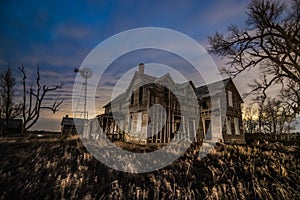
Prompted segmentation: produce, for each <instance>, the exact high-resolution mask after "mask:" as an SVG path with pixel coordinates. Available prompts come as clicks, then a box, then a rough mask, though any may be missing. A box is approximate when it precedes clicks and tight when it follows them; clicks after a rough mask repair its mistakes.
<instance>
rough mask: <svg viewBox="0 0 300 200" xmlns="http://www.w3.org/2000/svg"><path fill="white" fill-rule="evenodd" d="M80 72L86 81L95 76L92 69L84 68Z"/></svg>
mask: <svg viewBox="0 0 300 200" xmlns="http://www.w3.org/2000/svg"><path fill="white" fill-rule="evenodd" d="M79 72H80V76H81V77H82V78H85V79H88V78H90V77H91V76H92V75H93V71H92V70H91V69H90V68H84V69H82V70H80V71H79Z"/></svg>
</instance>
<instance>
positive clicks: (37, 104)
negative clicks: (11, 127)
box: [19, 66, 63, 133]
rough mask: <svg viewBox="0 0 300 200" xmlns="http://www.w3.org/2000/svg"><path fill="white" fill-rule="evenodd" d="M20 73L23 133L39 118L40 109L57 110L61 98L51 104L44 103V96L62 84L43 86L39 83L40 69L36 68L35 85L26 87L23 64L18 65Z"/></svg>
mask: <svg viewBox="0 0 300 200" xmlns="http://www.w3.org/2000/svg"><path fill="white" fill-rule="evenodd" d="M19 70H20V72H21V73H22V77H23V78H22V81H21V82H22V85H23V102H22V103H23V106H22V118H23V127H22V132H23V133H25V132H26V131H27V130H28V129H30V128H31V127H32V126H33V125H34V124H35V123H36V122H37V120H38V119H39V117H40V112H41V110H44V109H45V110H50V111H52V112H53V113H55V112H57V111H58V108H59V106H60V105H61V104H62V103H63V101H62V100H60V101H58V100H54V101H53V102H52V104H51V105H44V103H45V102H44V100H45V97H46V95H47V94H48V93H50V92H53V91H55V90H57V89H60V88H61V86H62V84H60V85H55V86H53V87H49V86H47V85H46V84H44V85H43V86H42V85H41V83H40V71H39V68H37V70H36V81H35V86H30V87H29V88H27V76H26V72H25V69H24V67H23V66H21V67H19Z"/></svg>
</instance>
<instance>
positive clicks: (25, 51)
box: [0, 0, 249, 130]
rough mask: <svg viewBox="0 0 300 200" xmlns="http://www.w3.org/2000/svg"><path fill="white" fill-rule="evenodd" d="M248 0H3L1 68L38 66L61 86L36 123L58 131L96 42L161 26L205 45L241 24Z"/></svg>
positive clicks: (0, 7) (49, 81) (0, 8)
mask: <svg viewBox="0 0 300 200" xmlns="http://www.w3.org/2000/svg"><path fill="white" fill-rule="evenodd" d="M248 3H249V1H248V0H227V1H223V0H213V1H196V0H195V1H184V0H182V1H155V0H154V1H96V0H89V1H76V2H75V1H62V2H61V1H26V2H25V1H13V0H12V1H8V0H4V1H1V3H0V44H1V45H0V66H1V69H4V68H5V67H6V66H7V65H10V66H11V67H12V68H15V67H16V66H18V65H19V64H23V65H24V66H25V68H26V70H27V71H28V73H30V72H33V71H34V69H35V67H36V66H37V65H38V66H39V67H40V69H41V74H42V77H44V78H43V81H45V82H46V83H47V84H49V85H51V84H58V83H60V82H62V83H63V84H64V85H63V88H62V90H61V91H60V92H57V93H55V95H52V96H51V97H49V99H52V98H63V99H65V103H64V105H63V106H62V107H61V110H60V112H59V113H57V114H56V115H52V114H48V112H47V113H45V112H43V113H42V116H41V119H40V120H39V122H38V123H37V125H36V126H35V127H34V128H35V129H46V130H58V129H59V128H60V120H61V118H62V116H64V115H66V114H69V115H71V110H70V108H71V107H70V105H71V95H72V94H71V91H72V87H73V83H74V79H75V74H74V72H73V71H74V68H75V67H79V66H80V65H81V63H82V62H83V60H84V59H85V57H86V56H87V55H88V53H89V52H90V51H91V50H92V49H93V48H95V47H96V46H97V45H98V44H99V43H100V42H102V41H104V40H105V39H107V38H109V37H111V36H113V35H115V34H117V33H120V32H122V31H126V30H128V29H133V28H139V27H163V28H169V29H173V30H176V31H179V32H182V33H184V34H186V35H188V36H190V37H191V38H193V39H195V40H196V41H198V42H199V43H200V44H201V45H203V46H204V47H206V48H207V47H208V44H207V37H208V36H210V35H212V34H213V33H215V32H216V31H220V32H225V31H226V29H227V26H228V25H230V24H236V25H241V26H242V25H243V23H244V21H245V19H246V13H245V11H246V7H247V5H248ZM214 59H215V62H216V63H217V64H218V65H221V64H222V61H220V60H217V59H216V58H214ZM116 63H117V62H116ZM137 64H138V63H137ZM15 73H16V75H17V76H18V72H17V71H16V72H15ZM237 81H239V80H237ZM16 93H18V91H17V92H16Z"/></svg>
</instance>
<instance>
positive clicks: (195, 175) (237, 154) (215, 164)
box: [0, 139, 300, 199]
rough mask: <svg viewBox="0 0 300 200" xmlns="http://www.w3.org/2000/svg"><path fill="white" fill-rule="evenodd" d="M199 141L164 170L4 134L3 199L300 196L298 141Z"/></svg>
mask: <svg viewBox="0 0 300 200" xmlns="http://www.w3.org/2000/svg"><path fill="white" fill-rule="evenodd" d="M197 150H198V148H197V147H196V146H192V147H191V148H190V149H189V150H188V152H187V153H186V155H184V156H182V157H181V158H180V159H178V160H177V161H175V162H174V163H173V164H171V165H170V166H168V167H165V168H163V169H160V170H157V171H154V172H149V173H144V174H131V173H124V172H119V171H116V170H113V169H111V168H109V167H107V166H105V165H103V164H102V163H100V162H99V161H97V160H96V159H94V158H93V157H92V156H91V155H90V154H89V153H88V152H87V151H86V150H85V148H84V147H83V145H82V143H81V142H80V140H78V139H43V140H29V141H6V140H5V141H0V152H1V157H0V199H300V152H299V146H297V145H289V146H285V145H283V144H281V143H279V142H272V143H270V142H260V143H255V144H251V145H246V146H238V145H224V144H219V145H218V146H217V147H216V149H215V150H213V151H212V152H211V153H210V154H209V155H208V156H206V157H204V158H202V159H201V158H199V157H198V154H197Z"/></svg>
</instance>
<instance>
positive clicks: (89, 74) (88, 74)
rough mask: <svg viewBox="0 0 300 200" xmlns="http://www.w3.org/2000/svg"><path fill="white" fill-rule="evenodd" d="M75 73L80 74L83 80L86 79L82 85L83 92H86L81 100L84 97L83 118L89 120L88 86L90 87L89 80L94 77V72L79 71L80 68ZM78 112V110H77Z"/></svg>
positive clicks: (87, 69)
mask: <svg viewBox="0 0 300 200" xmlns="http://www.w3.org/2000/svg"><path fill="white" fill-rule="evenodd" d="M74 72H75V73H80V76H81V77H82V78H84V82H83V83H82V85H83V87H82V90H81V91H84V94H83V95H82V93H81V95H80V99H81V98H82V96H83V101H84V102H83V118H84V119H88V112H87V109H86V99H87V85H88V79H89V78H91V77H92V75H93V72H92V70H91V69H90V68H84V69H78V68H75V70H74ZM80 99H79V101H78V105H79V103H80ZM78 105H77V108H78ZM76 112H78V111H77V109H76Z"/></svg>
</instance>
